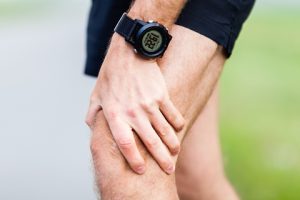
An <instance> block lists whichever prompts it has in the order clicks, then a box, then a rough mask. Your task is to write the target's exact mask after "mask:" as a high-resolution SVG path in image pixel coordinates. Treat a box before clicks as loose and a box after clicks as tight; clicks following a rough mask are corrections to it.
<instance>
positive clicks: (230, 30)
mask: <svg viewBox="0 0 300 200" xmlns="http://www.w3.org/2000/svg"><path fill="white" fill-rule="evenodd" d="M254 1H255V0H189V1H188V3H187V4H186V6H185V8H184V9H183V11H182V12H181V15H180V16H179V18H178V20H177V22H176V24H178V25H181V26H184V27H186V28H189V29H191V30H193V31H196V32H198V33H200V34H202V35H204V36H206V37H208V38H210V39H212V40H213V41H215V42H216V43H218V44H219V45H221V46H223V47H224V49H225V52H226V54H227V56H228V57H229V56H230V55H231V53H232V50H233V47H234V43H235V41H236V39H237V37H238V35H239V33H240V31H241V28H242V25H243V23H244V21H245V20H246V19H247V17H248V15H249V13H250V11H251V9H252V7H253V5H254ZM130 2H131V0H93V4H92V8H91V11H90V16H89V22H88V31H87V59H86V67H85V73H86V74H88V75H91V76H97V75H98V72H99V69H100V66H101V64H102V62H103V59H104V56H105V53H106V49H107V46H108V44H109V39H110V37H111V36H112V34H113V29H114V27H115V25H116V24H117V22H118V20H119V18H120V17H121V15H122V14H123V13H124V12H125V11H127V10H128V8H129V5H130Z"/></svg>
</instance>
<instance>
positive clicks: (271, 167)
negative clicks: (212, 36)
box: [221, 9, 300, 200]
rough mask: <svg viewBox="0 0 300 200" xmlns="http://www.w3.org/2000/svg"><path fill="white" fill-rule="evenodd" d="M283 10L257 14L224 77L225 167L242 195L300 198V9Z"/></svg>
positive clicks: (261, 199)
mask: <svg viewBox="0 0 300 200" xmlns="http://www.w3.org/2000/svg"><path fill="white" fill-rule="evenodd" d="M282 10H283V9H282ZM282 10H281V11H280V10H273V11H271V10H270V11H264V12H262V11H261V10H260V11H256V12H254V13H252V15H251V17H250V18H249V20H248V21H247V23H246V24H245V26H244V29H243V31H242V34H241V35H240V38H239V40H238V42H237V44H236V47H235V50H234V53H233V56H232V58H231V59H230V60H229V61H228V63H227V64H226V67H225V70H224V74H223V77H222V80H221V88H222V90H221V133H222V134H221V142H222V147H223V154H224V159H225V166H226V171H227V174H228V176H229V178H230V180H231V181H232V183H233V184H234V186H235V187H236V189H237V191H238V193H239V194H240V195H241V197H242V199H243V200H299V199H300V9H298V10H297V9H286V10H284V11H282ZM224 199H226V198H224Z"/></svg>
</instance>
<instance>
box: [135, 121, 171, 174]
mask: <svg viewBox="0 0 300 200" xmlns="http://www.w3.org/2000/svg"><path fill="white" fill-rule="evenodd" d="M132 127H133V128H134V130H135V131H136V133H137V134H138V136H139V137H140V139H141V140H142V142H143V143H144V144H145V146H146V148H147V149H148V151H149V152H150V154H151V155H152V156H153V158H154V160H156V162H157V163H158V164H159V166H160V167H161V168H162V169H163V170H164V171H165V172H166V173H168V174H171V173H173V172H174V170H175V166H174V163H173V160H172V158H171V155H170V153H169V151H168V149H167V148H166V146H165V145H164V144H163V142H162V141H161V139H160V138H159V136H158V135H157V133H156V132H155V131H154V129H153V127H152V126H151V124H150V122H149V119H147V118H146V115H145V117H143V116H140V117H136V118H134V119H133V120H132Z"/></svg>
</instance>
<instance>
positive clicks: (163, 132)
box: [149, 109, 180, 154]
mask: <svg viewBox="0 0 300 200" xmlns="http://www.w3.org/2000/svg"><path fill="white" fill-rule="evenodd" d="M149 119H150V122H151V124H152V126H153V127H154V129H155V130H156V132H157V133H158V134H159V136H160V138H161V139H162V141H163V142H164V143H165V144H166V145H167V147H168V148H169V150H170V152H171V153H172V154H178V153H179V151H180V142H179V139H178V138H177V135H176V133H175V131H174V130H173V128H172V126H171V125H170V124H169V123H168V121H167V120H166V118H165V117H164V116H163V114H162V113H161V112H160V111H159V110H158V109H155V110H153V112H152V113H151V114H150V115H149Z"/></svg>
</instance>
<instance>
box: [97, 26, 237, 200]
mask: <svg viewBox="0 0 300 200" xmlns="http://www.w3.org/2000/svg"><path fill="white" fill-rule="evenodd" d="M171 32H172V35H173V40H172V43H171V45H170V47H169V48H168V51H167V52H166V54H165V56H164V58H163V59H162V60H160V61H159V62H158V65H159V67H160V70H161V73H162V74H163V77H164V80H165V83H166V87H167V91H168V94H169V97H170V99H171V100H172V102H173V103H174V105H175V106H176V108H178V110H179V111H180V113H181V114H182V115H183V117H184V119H185V125H184V127H183V128H182V129H181V131H179V132H178V134H177V136H178V139H179V141H180V142H181V143H182V142H184V143H183V145H184V146H183V148H184V150H183V151H182V152H181V153H180V156H179V160H178V157H177V156H172V159H173V161H174V162H177V169H176V170H177V171H176V177H175V174H171V175H168V174H166V173H165V172H164V171H162V170H161V168H160V167H159V165H157V163H156V160H155V159H154V158H153V157H152V156H151V154H150V153H149V152H148V150H147V148H146V147H145V146H144V144H143V143H142V141H141V139H140V138H139V137H137V135H136V134H134V139H135V143H136V144H137V148H138V150H139V151H140V153H141V155H142V157H143V159H144V160H145V163H146V168H147V170H146V171H145V173H144V174H143V175H138V174H136V173H134V172H133V171H132V170H131V169H130V167H129V165H128V163H127V161H126V160H125V158H124V157H123V156H122V153H121V151H120V149H119V148H118V145H117V144H116V141H115V139H114V138H113V136H112V133H111V131H110V128H109V125H108V120H107V119H106V117H105V114H104V112H103V111H99V112H97V114H96V120H95V123H94V125H93V128H92V132H93V134H92V139H91V152H92V155H93V161H94V167H95V177H96V183H97V186H98V189H99V191H100V192H99V193H100V195H101V199H103V200H106V199H116V200H117V199H122V200H123V199H145V200H147V199H149V200H150V199H158V200H159V199H162V200H163V199H164V200H165V199H170V200H171V199H179V197H180V198H181V199H224V195H226V197H227V199H237V197H236V195H235V193H234V192H233V190H232V188H231V186H230V184H229V183H228V182H227V180H226V178H225V176H224V173H223V168H222V161H221V159H220V157H221V156H220V152H219V145H218V138H217V131H216V128H215V127H216V121H215V119H216V114H214V113H215V110H216V97H214V96H213V97H212V100H211V102H212V103H211V104H210V105H211V107H210V108H209V107H208V108H207V109H205V110H208V111H207V112H205V110H204V112H205V113H208V114H205V115H204V116H207V120H208V121H205V120H204V121H203V118H205V119H206V117H201V115H200V113H201V112H202V111H203V109H204V107H205V105H206V104H207V101H208V99H209V98H210V96H211V94H212V92H213V90H214V88H215V85H216V83H217V81H218V79H219V76H220V74H221V71H222V68H223V65H224V62H225V57H224V56H223V53H222V48H220V47H218V46H217V44H216V43H215V42H213V41H212V40H210V39H208V38H206V37H204V36H202V35H199V34H197V33H195V32H193V31H191V30H188V29H186V28H183V27H180V26H176V25H175V26H173V28H172V30H171ZM178 46H180V47H182V48H176V47H178ZM178 55H180V56H178ZM213 99H215V100H213ZM201 121H203V122H204V123H206V122H207V123H208V126H207V127H211V129H207V130H206V132H204V131H203V132H202V131H201V130H205V129H203V128H202V129H201ZM202 126H203V125H202ZM199 131H201V132H199ZM184 139H185V140H184ZM195 141H198V142H199V143H198V144H199V145H196V144H195ZM200 145H201V146H200ZM208 157H209V158H210V159H208ZM195 158H198V159H195ZM197 168H198V169H201V170H199V171H198V170H197ZM175 180H177V187H176V181H175ZM189 180H190V181H189ZM194 180H196V182H194Z"/></svg>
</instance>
